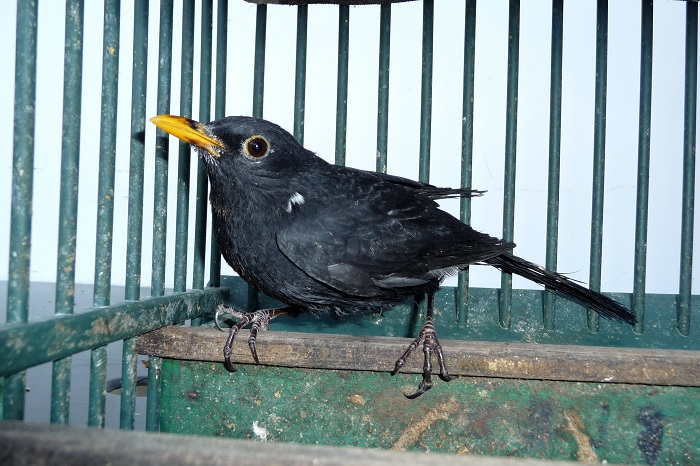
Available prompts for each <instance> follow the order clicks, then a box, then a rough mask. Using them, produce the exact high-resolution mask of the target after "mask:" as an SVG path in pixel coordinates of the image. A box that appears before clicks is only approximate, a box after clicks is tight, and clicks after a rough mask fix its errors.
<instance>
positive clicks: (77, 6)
mask: <svg viewBox="0 0 700 466" xmlns="http://www.w3.org/2000/svg"><path fill="white" fill-rule="evenodd" d="M83 11H84V8H83V0H73V1H68V2H66V20H65V24H66V33H65V43H64V55H63V69H64V72H63V129H62V138H61V140H62V143H61V188H60V189H61V192H60V200H59V214H58V218H59V225H58V254H57V260H56V306H55V313H56V314H72V313H73V306H74V303H75V255H76V231H77V223H78V173H79V159H80V119H81V118H80V109H81V100H80V97H81V83H82V74H83ZM70 373H71V359H70V357H68V358H64V359H59V360H58V361H54V362H53V368H52V372H51V417H50V419H51V423H52V424H68V422H69V420H70Z"/></svg>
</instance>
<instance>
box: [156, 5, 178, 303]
mask: <svg viewBox="0 0 700 466" xmlns="http://www.w3.org/2000/svg"><path fill="white" fill-rule="evenodd" d="M172 48H173V0H163V1H161V4H160V32H159V38H158V91H157V94H158V95H157V113H158V114H159V115H160V114H163V113H170V78H171V72H172ZM169 147H170V146H169V144H168V135H167V134H166V133H165V132H163V131H162V130H160V129H156V150H155V177H154V180H155V181H154V190H153V198H154V201H153V251H152V255H153V257H152V269H153V270H152V272H151V295H152V296H162V295H163V294H165V245H166V228H167V219H168V218H167V215H168V212H167V205H168V158H169V154H170V148H169Z"/></svg>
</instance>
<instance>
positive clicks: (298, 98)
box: [294, 5, 309, 146]
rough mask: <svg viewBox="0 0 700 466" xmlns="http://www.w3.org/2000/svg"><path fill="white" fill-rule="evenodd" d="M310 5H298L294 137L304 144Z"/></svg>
mask: <svg viewBox="0 0 700 466" xmlns="http://www.w3.org/2000/svg"><path fill="white" fill-rule="evenodd" d="M308 22H309V6H308V5H299V6H298V7H297V49H296V70H295V73H294V137H295V138H296V140H297V141H299V144H301V145H302V146H303V145H304V109H305V107H306V104H305V101H306V42H307V26H308Z"/></svg>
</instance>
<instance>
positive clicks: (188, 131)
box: [150, 115, 225, 157]
mask: <svg viewBox="0 0 700 466" xmlns="http://www.w3.org/2000/svg"><path fill="white" fill-rule="evenodd" d="M150 121H151V123H153V124H154V125H156V126H157V127H158V128H160V129H162V130H163V131H165V132H166V133H168V134H172V135H173V136H175V137H176V138H178V139H181V140H183V141H185V142H186V143H188V144H192V145H194V146H197V147H199V148H202V149H204V150H206V151H207V152H209V153H210V154H211V155H213V156H214V157H218V156H219V153H218V151H217V149H223V148H225V146H224V144H223V143H222V142H221V141H219V140H217V139H214V138H213V137H211V136H209V135H208V134H207V133H206V132H205V129H204V125H203V124H201V123H200V122H198V121H194V120H190V119H189V118H185V117H181V116H177V115H158V116H154V117H153V118H151V120H150Z"/></svg>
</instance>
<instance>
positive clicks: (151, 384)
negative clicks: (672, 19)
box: [146, 356, 163, 432]
mask: <svg viewBox="0 0 700 466" xmlns="http://www.w3.org/2000/svg"><path fill="white" fill-rule="evenodd" d="M162 368H163V360H162V359H161V358H159V357H157V356H149V357H148V387H147V389H146V390H147V395H146V430H147V431H149V432H157V431H159V430H160V393H161V383H160V381H161V369H162Z"/></svg>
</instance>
